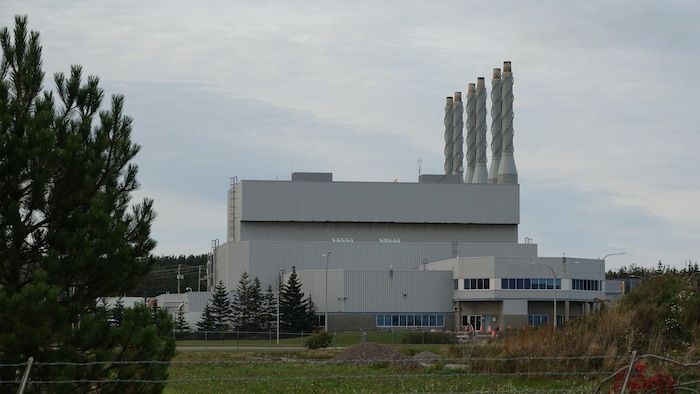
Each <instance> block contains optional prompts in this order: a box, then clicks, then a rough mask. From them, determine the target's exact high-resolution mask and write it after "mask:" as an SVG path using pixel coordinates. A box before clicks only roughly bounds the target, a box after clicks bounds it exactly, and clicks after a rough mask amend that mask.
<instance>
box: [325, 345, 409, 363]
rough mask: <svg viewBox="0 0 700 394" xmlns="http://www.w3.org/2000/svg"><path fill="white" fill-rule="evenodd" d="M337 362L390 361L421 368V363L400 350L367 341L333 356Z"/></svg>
mask: <svg viewBox="0 0 700 394" xmlns="http://www.w3.org/2000/svg"><path fill="white" fill-rule="evenodd" d="M331 361H332V362H335V363H343V364H352V365H373V364H377V363H380V362H389V363H391V364H393V365H397V366H401V367H406V368H420V367H421V364H420V363H418V362H416V361H415V360H413V358H412V357H409V356H407V355H405V354H403V353H401V352H399V351H398V350H395V349H393V348H391V347H389V346H384V345H380V344H377V343H374V342H367V343H363V344H360V345H356V346H353V347H351V348H348V349H347V350H345V351H344V352H342V353H340V354H338V355H337V356H335V357H333V359H332V360H331Z"/></svg>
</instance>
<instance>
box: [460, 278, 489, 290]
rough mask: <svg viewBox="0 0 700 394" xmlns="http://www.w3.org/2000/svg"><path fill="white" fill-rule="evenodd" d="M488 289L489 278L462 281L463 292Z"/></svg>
mask: <svg viewBox="0 0 700 394" xmlns="http://www.w3.org/2000/svg"><path fill="white" fill-rule="evenodd" d="M490 287H491V285H490V280H489V278H474V279H464V290H483V289H489V288H490Z"/></svg>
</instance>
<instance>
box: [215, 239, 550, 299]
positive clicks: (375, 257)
mask: <svg viewBox="0 0 700 394" xmlns="http://www.w3.org/2000/svg"><path fill="white" fill-rule="evenodd" d="M329 250H331V251H332V252H333V253H332V254H331V257H330V259H329V266H330V269H345V270H388V269H389V266H390V265H393V266H394V269H397V270H415V269H417V268H418V269H421V268H423V265H424V263H425V264H426V265H427V264H430V263H434V262H436V261H441V260H448V259H450V258H452V256H453V253H457V254H458V255H459V256H509V255H510V256H522V257H523V258H524V259H526V260H527V261H529V259H531V258H536V255H537V245H535V244H452V243H422V244H419V243H396V244H393V243H377V242H374V243H357V242H355V243H332V242H233V243H226V244H224V245H221V247H219V249H218V250H217V262H218V267H217V273H218V279H222V280H224V281H225V282H226V284H227V286H228V288H234V287H235V285H236V284H237V283H238V280H239V279H240V276H241V274H242V273H243V271H244V270H245V271H247V272H248V274H249V275H250V276H251V277H252V278H254V277H256V276H257V277H258V279H260V281H261V284H262V286H263V287H264V288H267V285H268V284H269V285H272V286H273V287H276V286H277V279H276V278H277V275H278V274H279V270H281V269H282V270H284V272H287V273H289V272H291V271H292V267H296V268H297V269H298V270H323V269H325V265H326V259H325V257H323V253H325V252H327V251H329ZM444 264H446V265H444V267H442V268H439V269H444V270H451V269H452V268H451V267H452V266H454V265H455V263H450V262H447V263H444ZM428 269H433V268H428ZM218 279H217V280H218ZM450 288H451V287H450Z"/></svg>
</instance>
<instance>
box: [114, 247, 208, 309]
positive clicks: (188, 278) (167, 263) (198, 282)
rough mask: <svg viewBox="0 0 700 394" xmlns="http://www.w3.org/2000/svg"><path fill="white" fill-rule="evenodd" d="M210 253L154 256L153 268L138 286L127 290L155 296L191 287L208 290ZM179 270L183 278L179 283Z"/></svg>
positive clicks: (132, 293) (144, 295) (142, 295)
mask: <svg viewBox="0 0 700 394" xmlns="http://www.w3.org/2000/svg"><path fill="white" fill-rule="evenodd" d="M208 258H209V255H208V254H206V253H203V254H198V255H192V254H190V255H188V256H185V255H179V256H174V255H171V256H152V257H151V263H152V266H153V269H152V270H151V271H150V272H149V273H148V275H147V276H146V277H145V278H143V279H142V280H141V282H139V284H138V285H137V286H135V287H134V288H133V289H131V290H130V291H129V292H127V295H129V296H132V297H144V298H146V297H154V296H157V295H160V294H166V293H177V289H178V287H179V288H180V291H181V292H185V291H187V290H188V288H189V289H191V290H192V291H197V290H198V289H201V290H202V291H207V283H206V280H205V279H206V267H207V261H208ZM178 272H180V274H181V275H182V279H181V280H180V283H179V284H178V279H177V275H178Z"/></svg>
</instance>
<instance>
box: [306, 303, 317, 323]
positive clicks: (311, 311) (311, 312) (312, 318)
mask: <svg viewBox="0 0 700 394" xmlns="http://www.w3.org/2000/svg"><path fill="white" fill-rule="evenodd" d="M316 312H317V309H316V304H314V301H313V300H312V299H311V296H309V298H308V301H307V303H306V324H307V327H309V328H310V329H311V330H316V328H317V327H318V315H316Z"/></svg>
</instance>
